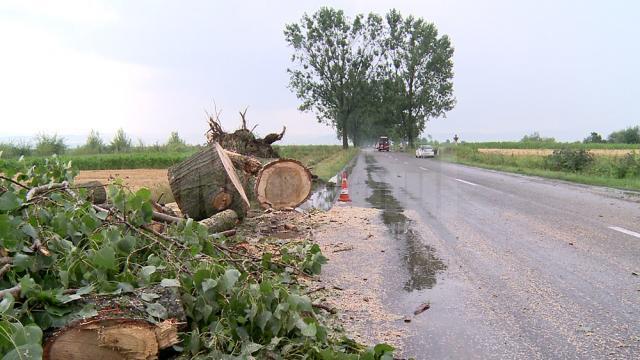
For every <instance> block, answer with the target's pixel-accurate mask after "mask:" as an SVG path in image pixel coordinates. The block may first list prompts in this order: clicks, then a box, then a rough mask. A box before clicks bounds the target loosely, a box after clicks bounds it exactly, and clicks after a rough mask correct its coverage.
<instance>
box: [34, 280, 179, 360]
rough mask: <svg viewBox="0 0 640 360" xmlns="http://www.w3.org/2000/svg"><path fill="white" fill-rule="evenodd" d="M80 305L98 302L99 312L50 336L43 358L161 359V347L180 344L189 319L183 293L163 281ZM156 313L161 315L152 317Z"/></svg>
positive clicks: (46, 341) (97, 308)
mask: <svg viewBox="0 0 640 360" xmlns="http://www.w3.org/2000/svg"><path fill="white" fill-rule="evenodd" d="M79 305H82V306H87V305H93V306H94V307H95V308H96V310H97V311H98V315H97V316H94V317H91V318H88V319H83V320H78V321H75V322H72V323H70V324H68V325H67V326H65V327H64V328H62V329H59V330H57V331H56V332H54V333H53V334H50V335H49V336H47V338H46V340H45V344H44V356H43V358H44V359H52V360H53V359H65V360H75V359H92V360H100V359H144V360H147V359H157V357H158V351H159V350H161V349H165V348H168V347H170V346H173V345H175V344H177V343H179V339H178V332H179V331H180V330H181V328H182V327H183V325H184V324H185V323H186V315H185V313H184V309H183V307H182V303H181V302H180V296H179V294H178V292H177V291H176V290H174V289H172V288H163V287H161V286H154V287H151V288H146V289H137V290H135V291H134V292H133V293H127V294H121V295H117V296H93V297H90V298H87V299H82V300H80V304H79ZM151 309H153V311H151ZM158 309H160V310H158ZM151 314H153V316H161V317H162V318H156V319H158V322H151V321H149V319H151V318H152V316H151Z"/></svg>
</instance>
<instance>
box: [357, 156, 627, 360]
mask: <svg viewBox="0 0 640 360" xmlns="http://www.w3.org/2000/svg"><path fill="white" fill-rule="evenodd" d="M349 191H350V195H351V198H352V199H353V205H354V206H362V207H375V208H379V209H382V210H383V214H382V218H383V219H382V220H383V221H384V223H385V224H386V225H387V227H388V234H389V238H390V239H391V240H393V241H391V242H390V244H393V245H391V247H392V249H390V250H391V251H387V253H386V254H387V255H386V256H387V260H388V263H386V264H384V266H385V267H386V268H387V269H388V271H387V272H386V279H385V282H386V284H387V285H386V286H387V287H388V289H389V290H390V291H389V292H387V293H388V294H389V295H386V299H385V302H386V304H387V306H389V308H390V309H393V311H396V312H399V313H405V314H407V315H409V316H410V318H411V322H410V323H406V324H404V325H403V326H406V327H407V328H408V329H409V333H410V334H411V336H410V338H409V339H408V340H407V344H406V353H407V355H412V356H415V357H416V358H417V359H427V358H433V359H447V358H448V359H472V358H478V359H487V358H499V359H504V358H513V359H516V358H517V359H523V358H527V359H528V358H534V359H535V358H541V359H543V358H544V359H549V358H562V359H573V358H580V359H588V358H598V359H599V358H611V359H617V358H624V359H627V358H640V276H639V275H640V202H639V201H640V198H638V197H637V196H636V197H634V196H633V194H624V193H622V192H619V191H614V190H607V189H603V188H596V187H589V186H582V185H574V184H568V183H564V182H559V181H552V180H544V179H540V178H534V177H525V176H520V175H511V174H505V173H500V172H494V171H488V170H483V169H477V168H472V167H466V166H461V165H456V164H449V163H444V162H440V161H437V160H433V159H415V158H414V157H412V156H410V155H408V154H401V153H378V152H373V151H363V152H362V153H361V154H360V155H359V157H358V159H357V162H356V165H355V167H354V168H353V171H352V174H351V176H350V178H349ZM422 303H429V304H430V305H431V307H430V309H429V310H427V311H425V312H424V313H422V314H419V315H415V316H414V315H413V311H414V310H415V309H416V308H417V307H418V306H419V305H420V304H422Z"/></svg>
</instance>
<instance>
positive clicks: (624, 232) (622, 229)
mask: <svg viewBox="0 0 640 360" xmlns="http://www.w3.org/2000/svg"><path fill="white" fill-rule="evenodd" d="M609 229H611V230H615V231H619V232H621V233H623V234H627V235H631V236H635V237H637V238H640V233H637V232H635V231H631V230H627V229H625V228H621V227H618V226H609Z"/></svg>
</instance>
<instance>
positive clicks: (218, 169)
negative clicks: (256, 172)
mask: <svg viewBox="0 0 640 360" xmlns="http://www.w3.org/2000/svg"><path fill="white" fill-rule="evenodd" d="M239 156H241V155H239ZM232 171H235V175H236V176H237V178H238V180H239V183H240V186H241V187H244V189H251V185H252V184H253V176H252V175H251V174H248V173H246V172H244V171H243V170H238V169H235V168H233V167H232ZM168 178H169V185H170V187H171V192H172V193H173V197H174V199H175V200H176V203H177V204H178V207H179V208H180V211H181V212H182V214H184V215H186V216H188V217H191V218H193V219H195V220H202V219H206V218H208V217H210V216H211V215H213V214H215V213H217V212H218V211H219V210H217V209H216V208H214V199H215V197H216V195H218V194H219V193H220V191H221V190H222V191H224V192H226V193H229V194H231V195H232V199H231V204H230V205H229V206H228V207H227V208H229V209H233V210H234V211H235V212H236V213H237V214H238V216H239V217H240V218H244V216H245V215H246V213H247V210H248V206H247V204H246V203H245V202H244V200H243V199H242V196H241V195H240V193H239V192H238V191H237V190H236V188H235V186H234V185H233V183H232V182H231V180H230V178H229V176H228V175H227V172H226V170H225V167H224V164H223V163H222V160H221V159H220V156H219V155H218V152H217V151H216V150H215V149H214V148H213V146H207V147H205V148H204V149H202V150H201V151H199V152H197V153H195V154H194V155H192V156H191V157H190V158H188V159H187V160H185V161H183V162H181V163H179V164H176V165H174V166H172V167H170V168H169V170H168Z"/></svg>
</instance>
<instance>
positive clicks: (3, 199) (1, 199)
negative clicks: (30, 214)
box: [0, 191, 22, 211]
mask: <svg viewBox="0 0 640 360" xmlns="http://www.w3.org/2000/svg"><path fill="white" fill-rule="evenodd" d="M20 205H22V201H21V200H20V199H18V197H17V196H16V194H14V193H13V192H12V191H5V193H4V194H2V195H0V211H11V210H15V209H17V208H19V207H20Z"/></svg>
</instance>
